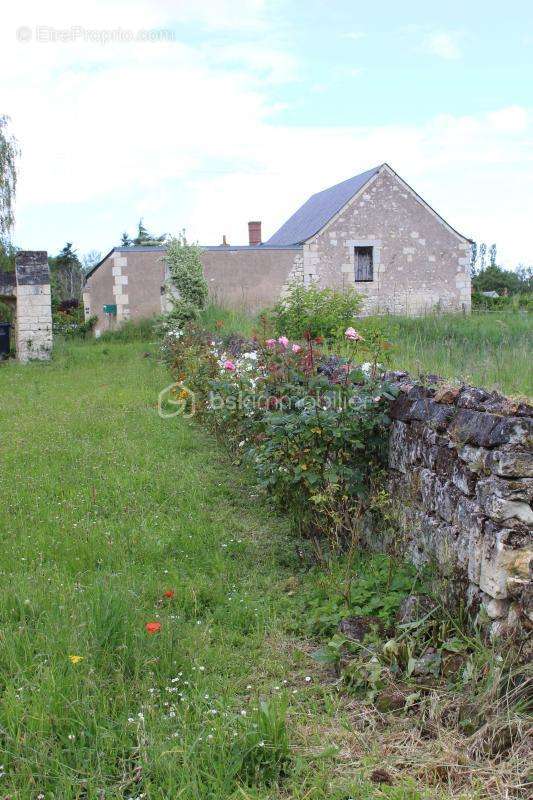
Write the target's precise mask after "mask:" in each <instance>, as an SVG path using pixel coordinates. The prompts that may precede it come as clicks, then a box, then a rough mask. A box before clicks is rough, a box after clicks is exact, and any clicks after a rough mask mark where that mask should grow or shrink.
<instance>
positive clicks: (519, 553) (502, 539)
mask: <svg viewBox="0 0 533 800" xmlns="http://www.w3.org/2000/svg"><path fill="white" fill-rule="evenodd" d="M513 539H514V531H513V530H512V529H509V528H505V527H499V526H498V525H496V524H495V523H493V522H491V521H490V520H489V521H487V522H486V523H485V534H484V539H483V547H482V552H481V564H480V578H479V586H480V588H481V589H482V590H483V591H484V592H486V593H487V594H488V595H490V597H493V598H496V599H497V600H505V599H506V598H507V597H508V596H509V589H508V582H509V581H510V579H512V578H513V577H515V578H516V577H518V578H520V579H521V580H523V581H528V580H529V576H530V574H531V563H532V560H533V548H532V547H531V546H526V547H521V548H515V547H513Z"/></svg>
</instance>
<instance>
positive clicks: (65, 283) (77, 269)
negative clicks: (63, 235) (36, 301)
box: [48, 242, 83, 302]
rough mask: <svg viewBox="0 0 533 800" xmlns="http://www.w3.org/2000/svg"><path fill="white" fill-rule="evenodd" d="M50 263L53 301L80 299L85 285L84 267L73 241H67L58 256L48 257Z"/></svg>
mask: <svg viewBox="0 0 533 800" xmlns="http://www.w3.org/2000/svg"><path fill="white" fill-rule="evenodd" d="M48 263H49V266H50V282H51V285H52V299H53V301H55V302H61V301H63V300H71V299H74V298H77V299H79V298H80V297H81V290H82V286H83V269H82V265H81V262H80V259H79V258H78V254H77V253H76V251H75V250H74V249H73V247H72V242H67V243H66V244H65V246H64V247H63V249H62V250H61V252H60V253H58V255H57V256H55V257H52V258H49V259H48Z"/></svg>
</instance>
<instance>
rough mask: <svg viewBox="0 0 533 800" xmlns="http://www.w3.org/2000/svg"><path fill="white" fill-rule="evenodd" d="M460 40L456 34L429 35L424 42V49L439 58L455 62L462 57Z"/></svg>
mask: <svg viewBox="0 0 533 800" xmlns="http://www.w3.org/2000/svg"><path fill="white" fill-rule="evenodd" d="M458 39H459V36H458V34H456V33H442V32H441V33H439V32H437V33H428V34H427V35H426V37H425V39H424V42H423V49H424V50H425V51H426V52H427V53H431V54H432V55H434V56H439V58H444V59H447V60H454V59H457V58H460V57H461V49H460V47H459V41H458Z"/></svg>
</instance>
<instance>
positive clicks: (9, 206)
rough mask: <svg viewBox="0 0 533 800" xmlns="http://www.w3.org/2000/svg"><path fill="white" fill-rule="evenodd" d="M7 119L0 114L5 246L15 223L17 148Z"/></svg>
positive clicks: (0, 215)
mask: <svg viewBox="0 0 533 800" xmlns="http://www.w3.org/2000/svg"><path fill="white" fill-rule="evenodd" d="M8 122H9V117H6V116H3V115H2V114H0V243H1V244H3V245H4V246H6V245H7V244H8V242H9V238H10V233H11V229H12V227H13V223H14V222H15V211H14V206H15V190H16V188H17V164H16V161H17V155H18V146H17V143H16V141H15V138H14V137H13V136H11V135H10V133H9V130H8Z"/></svg>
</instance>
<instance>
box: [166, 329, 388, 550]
mask: <svg viewBox="0 0 533 800" xmlns="http://www.w3.org/2000/svg"><path fill="white" fill-rule="evenodd" d="M347 333H348V332H347ZM352 333H353V334H355V335H356V336H357V337H358V338H357V340H356V341H349V343H348V345H347V351H346V356H345V357H344V358H338V357H331V356H329V355H327V354H326V353H325V352H324V351H323V350H322V349H321V347H320V344H317V341H316V340H313V339H312V338H311V337H309V336H308V337H307V340H306V341H305V342H304V343H302V344H298V343H297V342H292V343H291V342H290V341H289V339H288V337H286V336H280V337H279V338H278V340H275V339H267V340H266V341H265V340H259V339H256V340H255V341H250V340H245V339H242V338H241V339H239V340H238V341H237V340H234V339H232V340H231V341H230V340H228V339H221V338H220V337H218V338H215V339H213V336H212V335H211V334H209V333H208V332H206V331H203V330H202V329H200V328H197V327H194V326H190V325H189V326H187V327H186V328H185V329H184V330H183V331H182V330H177V331H174V332H172V331H169V332H168V333H167V336H166V338H165V342H164V354H165V357H166V359H167V361H168V362H169V363H170V364H171V365H172V368H173V371H174V375H175V378H176V381H177V386H176V389H175V399H174V400H173V401H172V402H173V404H174V405H176V404H177V405H179V404H180V403H181V402H183V409H184V410H187V412H190V411H192V408H191V404H190V396H191V394H190V393H191V392H192V393H194V395H195V404H194V405H195V413H196V415H197V417H198V418H200V419H201V420H202V421H204V422H205V423H207V425H208V426H209V427H210V428H211V429H212V430H213V431H214V432H215V434H216V435H217V437H218V438H219V439H220V440H221V441H222V442H223V443H224V444H225V445H226V446H227V447H228V449H229V450H230V451H231V452H233V453H235V451H237V452H239V453H241V454H242V457H243V458H245V459H246V460H247V461H249V463H250V464H251V465H252V467H253V468H254V470H255V472H256V474H257V477H258V479H259V484H260V486H261V488H262V489H263V490H264V491H265V492H266V493H268V494H270V495H271V496H272V497H273V498H274V499H275V500H276V502H277V503H278V504H279V505H280V507H282V508H283V509H284V510H286V511H288V512H289V514H290V516H291V518H292V520H293V524H294V529H295V531H297V532H298V533H300V534H301V535H303V536H306V537H309V538H310V539H311V541H312V542H313V543H314V544H316V542H317V539H318V537H320V536H325V537H326V538H327V541H328V544H329V546H330V548H331V549H335V548H337V547H339V546H341V545H342V544H343V543H344V542H345V541H346V540H347V539H349V538H351V539H353V537H354V536H356V535H357V531H358V526H357V520H358V519H359V517H360V515H361V513H362V512H363V510H364V509H365V506H366V504H367V503H368V501H369V498H370V496H371V494H372V492H373V490H374V488H375V486H376V484H377V483H378V481H379V480H380V476H381V471H382V467H383V464H384V457H385V444H386V438H387V435H386V430H387V427H388V425H389V422H390V420H389V418H388V415H387V409H388V401H389V400H391V399H392V394H391V391H390V388H389V387H387V386H386V385H384V384H383V382H382V381H381V380H380V378H379V370H378V369H377V363H378V361H382V360H383V347H384V345H385V344H386V343H385V342H384V341H382V337H381V338H380V337H379V336H378V335H377V333H376V335H375V337H374V338H373V339H372V340H371V341H369V342H367V341H363V339H362V338H361V337H360V336H358V335H357V334H356V332H355V331H352ZM230 348H231V349H230ZM369 356H370V358H371V361H370V362H368V363H367V364H364V365H363V366H362V367H358V366H357V364H358V363H361V361H362V360H366V359H367V358H368V357H369ZM239 448H240V449H239ZM317 555H320V554H319V553H318V551H317Z"/></svg>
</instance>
